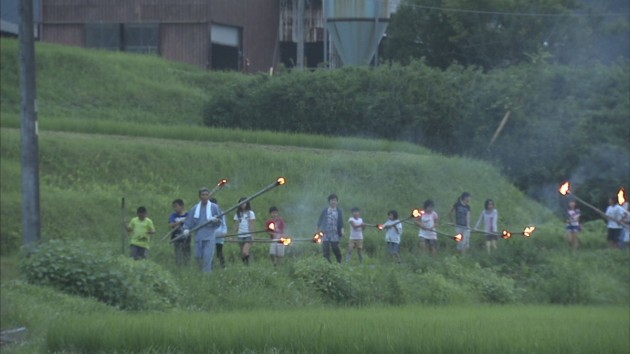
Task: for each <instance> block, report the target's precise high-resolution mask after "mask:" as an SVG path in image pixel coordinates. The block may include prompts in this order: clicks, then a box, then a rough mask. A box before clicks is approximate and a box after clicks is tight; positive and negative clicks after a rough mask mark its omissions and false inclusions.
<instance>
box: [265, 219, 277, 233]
mask: <svg viewBox="0 0 630 354" xmlns="http://www.w3.org/2000/svg"><path fill="white" fill-rule="evenodd" d="M267 230H269V231H276V223H275V222H273V221H269V222H268V223H267Z"/></svg>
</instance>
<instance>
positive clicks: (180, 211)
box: [168, 199, 190, 266]
mask: <svg viewBox="0 0 630 354" xmlns="http://www.w3.org/2000/svg"><path fill="white" fill-rule="evenodd" d="M171 206H172V207H173V213H172V214H171V216H170V217H169V219H168V223H169V225H170V226H171V229H174V231H173V233H172V235H171V240H172V239H175V238H177V241H174V242H173V247H174V248H175V264H176V265H178V266H187V265H188V264H190V235H189V236H186V237H184V236H183V235H182V233H183V232H184V228H183V227H182V226H183V225H184V222H185V221H186V217H188V212H187V211H186V209H185V208H184V201H183V200H181V199H175V200H174V201H173V203H172V204H171Z"/></svg>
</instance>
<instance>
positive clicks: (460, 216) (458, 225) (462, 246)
mask: <svg viewBox="0 0 630 354" xmlns="http://www.w3.org/2000/svg"><path fill="white" fill-rule="evenodd" d="M449 217H450V219H451V222H452V223H454V224H455V233H456V234H458V235H462V241H461V242H459V243H458V244H457V249H458V250H460V251H461V252H462V254H464V253H466V250H467V249H468V248H469V247H470V193H468V192H464V193H462V195H461V196H460V197H459V199H457V201H456V202H455V204H453V207H452V208H451V210H450V212H449Z"/></svg>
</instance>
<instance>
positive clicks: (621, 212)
mask: <svg viewBox="0 0 630 354" xmlns="http://www.w3.org/2000/svg"><path fill="white" fill-rule="evenodd" d="M603 216H605V218H606V226H607V235H606V240H607V241H608V247H609V248H621V249H626V248H627V247H628V243H629V241H630V232H629V227H628V222H629V221H630V212H629V211H628V202H625V203H624V204H623V205H619V202H618V199H617V197H614V196H611V197H609V198H608V207H607V208H606V212H605V213H604V215H603ZM580 217H581V213H580V209H579V208H578V207H577V203H576V200H575V199H569V202H568V203H567V211H566V213H565V222H566V231H567V241H568V243H569V246H570V247H571V249H572V250H574V251H575V250H577V249H578V247H579V245H580V242H579V238H578V234H579V233H580V231H582V225H581V224H580Z"/></svg>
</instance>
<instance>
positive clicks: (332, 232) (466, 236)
mask: <svg viewBox="0 0 630 354" xmlns="http://www.w3.org/2000/svg"><path fill="white" fill-rule="evenodd" d="M470 199H471V196H470V193H468V192H464V193H462V194H461V196H460V197H459V198H458V199H457V201H456V202H455V204H454V205H453V207H452V208H451V210H450V212H449V215H450V217H451V220H452V221H453V223H451V224H452V225H454V226H455V231H456V232H457V233H459V234H461V236H462V240H461V242H459V243H458V245H457V247H458V249H459V250H460V251H461V252H462V253H464V252H466V250H467V249H468V248H469V247H470V234H471V231H475V232H481V233H484V234H485V237H486V250H487V251H488V252H491V251H492V250H496V248H497V240H498V238H499V234H498V229H497V219H498V216H499V215H498V211H497V210H496V209H495V207H494V202H493V201H492V199H488V200H486V202H485V207H484V210H483V211H482V213H481V215H479V219H478V220H477V224H476V225H475V227H474V228H472V227H471V222H470V213H471V211H470ZM338 203H339V200H338V197H337V195H336V194H331V195H329V196H328V204H329V205H328V207H327V208H325V209H324V210H322V212H321V214H320V218H319V221H318V224H317V228H318V231H319V232H321V233H322V234H323V238H322V245H323V255H324V257H325V258H326V259H327V260H328V261H330V249H332V250H333V253H334V254H335V257H336V259H337V262H339V263H341V252H340V249H339V242H340V239H341V238H342V237H343V236H344V227H343V223H341V222H340V221H342V219H343V212H342V211H341V209H339V208H338ZM351 212H352V215H351V216H350V218H349V219H348V223H349V224H350V237H349V240H348V253H347V256H346V261H347V262H349V261H350V260H351V259H352V253H353V252H354V250H356V251H357V255H358V258H359V262H362V261H363V255H362V250H363V230H365V228H366V227H367V226H376V225H370V224H366V223H364V222H363V219H362V218H361V210H360V209H359V208H358V207H353V208H352V209H351ZM439 220H440V218H439V216H438V214H437V212H436V211H435V203H434V202H433V201H432V200H431V199H428V200H426V201H425V202H424V205H423V213H422V214H421V215H420V216H419V217H416V218H414V220H413V221H407V220H401V219H400V217H399V215H398V212H397V211H396V210H393V209H392V210H390V211H388V212H387V221H385V222H384V223H383V224H381V225H380V226H381V227H382V229H383V230H385V241H386V243H387V252H388V253H389V254H390V255H391V256H392V258H393V260H394V261H396V262H400V242H401V236H402V233H403V223H409V224H411V225H415V226H417V227H418V228H419V232H418V237H419V248H420V249H422V250H425V252H428V253H429V254H431V255H432V256H433V257H435V256H436V254H437V237H438V234H441V235H447V234H443V233H441V232H439V231H438V230H437V227H438V226H439ZM480 227H482V228H481V229H480Z"/></svg>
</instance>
